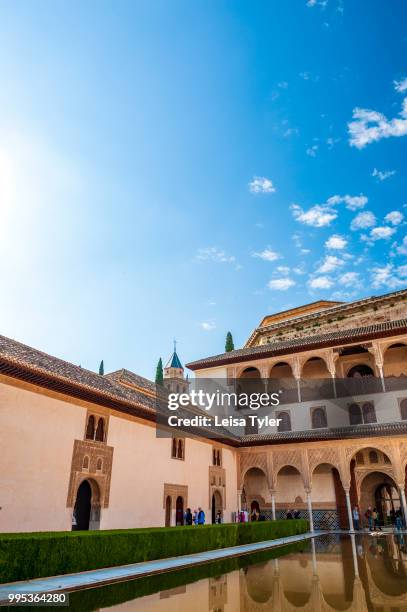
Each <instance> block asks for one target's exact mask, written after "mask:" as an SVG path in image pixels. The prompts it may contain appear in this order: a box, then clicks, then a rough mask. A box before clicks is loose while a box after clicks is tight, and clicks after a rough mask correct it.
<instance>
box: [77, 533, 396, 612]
mask: <svg viewBox="0 0 407 612" xmlns="http://www.w3.org/2000/svg"><path fill="white" fill-rule="evenodd" d="M70 603H71V605H70V609H71V610H96V609H98V610H103V609H107V608H108V609H109V610H114V611H117V612H119V611H120V612H125V611H130V610H141V611H144V610H145V611H149V612H150V611H151V612H172V611H174V612H191V611H192V612H201V611H202V612H204V611H205V612H206V611H208V610H210V611H212V612H243V611H248V612H260V611H263V610H264V611H265V610H270V611H273V612H274V611H284V612H285V611H287V612H288V611H290V612H292V611H294V610H301V611H302V612H306V611H309V612H314V611H321V612H322V611H330V610H348V611H357V612H359V611H362V610H369V611H371V610H374V611H375V612H379V611H380V612H401V611H406V612H407V540H406V539H405V536H403V535H393V534H385V535H383V536H377V537H376V536H371V535H368V534H366V535H359V536H349V535H344V534H331V535H324V536H320V537H318V538H315V539H314V540H309V541H307V542H301V543H298V544H293V545H290V546H289V547H284V548H279V549H275V550H271V551H268V552H263V553H259V554H256V555H251V556H246V557H240V558H238V559H229V560H227V561H224V562H220V563H214V564H208V565H202V566H199V567H195V568H191V569H189V570H184V571H181V572H175V573H168V574H161V575H160V576H154V577H151V578H148V579H141V580H133V581H129V582H124V583H120V584H115V585H111V586H108V587H103V588H98V589H88V590H86V591H80V592H77V593H71V595H70Z"/></svg>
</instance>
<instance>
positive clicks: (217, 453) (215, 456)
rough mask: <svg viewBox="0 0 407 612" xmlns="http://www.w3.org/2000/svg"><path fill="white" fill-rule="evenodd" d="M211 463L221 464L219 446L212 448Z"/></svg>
mask: <svg viewBox="0 0 407 612" xmlns="http://www.w3.org/2000/svg"><path fill="white" fill-rule="evenodd" d="M212 465H219V466H221V465H222V459H221V451H220V449H219V448H214V449H213V450H212Z"/></svg>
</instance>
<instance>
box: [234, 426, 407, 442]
mask: <svg viewBox="0 0 407 612" xmlns="http://www.w3.org/2000/svg"><path fill="white" fill-rule="evenodd" d="M406 433H407V422H406V421H400V422H394V423H372V424H369V425H352V426H348V427H334V428H332V427H329V428H328V427H327V428H324V429H311V430H310V429H307V430H304V431H284V432H279V433H270V434H251V435H246V436H241V437H240V445H241V446H255V445H265V444H284V443H288V442H310V441H318V440H341V439H349V438H361V437H370V436H373V437H374V436H388V435H405V434H406Z"/></svg>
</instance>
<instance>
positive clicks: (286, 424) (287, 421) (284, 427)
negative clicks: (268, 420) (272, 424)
mask: <svg viewBox="0 0 407 612" xmlns="http://www.w3.org/2000/svg"><path fill="white" fill-rule="evenodd" d="M277 418H278V419H281V420H280V423H279V424H278V427H277V430H278V431H291V417H290V413H289V412H279V413H278V414H277Z"/></svg>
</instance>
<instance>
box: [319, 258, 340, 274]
mask: <svg viewBox="0 0 407 612" xmlns="http://www.w3.org/2000/svg"><path fill="white" fill-rule="evenodd" d="M344 263H345V262H344V261H343V259H339V257H336V256H335V255H327V256H326V257H325V259H324V261H323V262H322V264H321V265H320V267H319V268H318V270H317V272H318V274H326V273H327V272H333V271H334V270H336V269H337V268H339V267H340V266H343V264H344Z"/></svg>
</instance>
